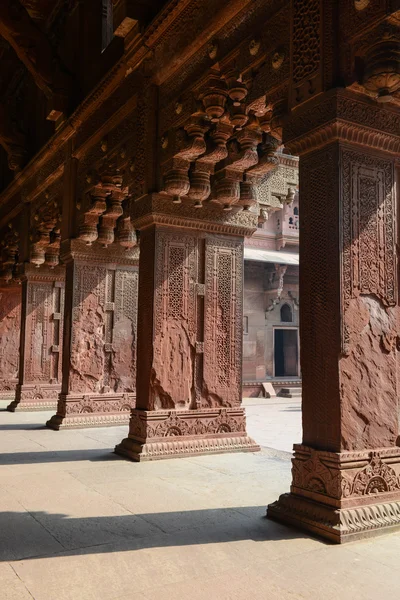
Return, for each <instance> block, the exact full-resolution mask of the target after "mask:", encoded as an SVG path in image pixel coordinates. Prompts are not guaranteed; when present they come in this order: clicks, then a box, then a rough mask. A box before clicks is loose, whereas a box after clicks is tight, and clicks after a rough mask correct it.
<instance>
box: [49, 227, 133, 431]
mask: <svg viewBox="0 0 400 600" xmlns="http://www.w3.org/2000/svg"><path fill="white" fill-rule="evenodd" d="M61 255H62V259H63V261H64V263H65V264H66V296H65V298H66V300H65V337H64V352H65V353H66V354H64V362H63V379H62V390H61V394H60V397H59V401H58V406H57V413H56V414H55V415H54V416H53V417H52V418H51V419H50V420H49V421H48V422H47V426H48V427H50V428H51V429H56V430H58V429H64V428H79V427H91V426H93V427H100V426H106V425H121V424H127V423H128V421H129V415H130V411H131V408H133V407H134V406H135V396H136V393H135V377H136V320H137V286H138V269H137V263H138V248H133V249H128V250H125V249H124V248H122V247H120V246H117V245H116V244H112V245H111V246H110V247H108V248H102V247H101V246H100V244H99V243H97V242H96V243H95V244H93V246H87V245H86V244H85V243H84V241H82V240H76V239H73V240H66V241H65V242H63V243H62V246H61Z"/></svg>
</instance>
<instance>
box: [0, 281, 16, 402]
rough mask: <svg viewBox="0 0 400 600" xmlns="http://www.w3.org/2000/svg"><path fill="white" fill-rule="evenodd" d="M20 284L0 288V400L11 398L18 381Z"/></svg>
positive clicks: (13, 395)
mask: <svg viewBox="0 0 400 600" xmlns="http://www.w3.org/2000/svg"><path fill="white" fill-rule="evenodd" d="M20 328H21V286H20V285H17V286H11V285H10V286H5V287H4V288H3V289H0V400H13V399H14V397H15V390H16V387H17V383H18V368H19V342H20Z"/></svg>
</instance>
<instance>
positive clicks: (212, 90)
mask: <svg viewBox="0 0 400 600" xmlns="http://www.w3.org/2000/svg"><path fill="white" fill-rule="evenodd" d="M227 99H228V89H227V85H226V83H225V81H222V79H221V77H220V76H219V74H217V73H213V72H212V73H211V74H210V76H209V78H208V81H207V83H206V85H205V86H204V88H203V91H202V94H201V100H202V102H203V105H204V110H205V111H206V114H207V116H208V118H209V119H211V121H212V122H217V121H218V120H219V119H220V118H221V117H222V115H223V114H224V112H225V106H226V101H227Z"/></svg>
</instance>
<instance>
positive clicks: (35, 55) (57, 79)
mask: <svg viewBox="0 0 400 600" xmlns="http://www.w3.org/2000/svg"><path fill="white" fill-rule="evenodd" d="M0 34H1V35H2V36H3V37H4V38H5V39H6V40H7V42H8V43H9V44H10V46H12V48H13V49H14V50H15V53H16V54H17V56H18V58H19V59H20V60H21V61H22V62H23V64H24V65H25V67H26V68H27V69H28V71H29V72H30V73H31V74H32V76H33V78H34V80H35V82H36V84H37V86H38V87H39V88H40V89H41V90H43V92H44V93H45V94H46V96H47V97H53V100H54V110H55V112H56V113H58V115H57V114H53V115H52V114H50V115H49V118H51V119H52V120H55V119H56V118H58V116H60V114H61V113H62V112H63V111H64V110H65V108H66V99H67V98H68V90H69V84H70V78H69V76H68V75H67V74H66V73H65V72H63V70H62V68H61V65H60V62H59V60H58V59H57V58H56V57H55V55H54V52H53V49H52V47H51V45H50V43H49V40H48V39H47V37H46V35H45V34H44V33H43V31H41V30H40V29H39V27H37V25H36V24H35V22H34V21H33V20H32V19H31V17H30V16H29V13H28V11H27V10H26V9H25V8H24V7H23V6H22V5H21V3H20V2H19V0H1V2H0Z"/></svg>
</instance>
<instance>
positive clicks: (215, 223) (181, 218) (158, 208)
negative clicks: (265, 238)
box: [132, 193, 258, 237]
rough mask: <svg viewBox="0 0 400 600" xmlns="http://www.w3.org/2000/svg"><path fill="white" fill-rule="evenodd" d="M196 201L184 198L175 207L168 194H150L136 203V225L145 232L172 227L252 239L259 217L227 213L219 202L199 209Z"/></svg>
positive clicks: (236, 211)
mask: <svg viewBox="0 0 400 600" xmlns="http://www.w3.org/2000/svg"><path fill="white" fill-rule="evenodd" d="M194 205H195V200H190V199H188V198H184V197H183V198H182V202H181V203H180V204H174V202H173V199H172V197H171V196H169V195H168V194H163V193H160V194H150V195H148V196H145V197H143V198H142V199H140V200H138V201H137V202H135V203H134V206H133V211H134V213H133V217H132V221H133V224H134V226H135V227H136V228H137V229H139V230H141V229H145V228H146V227H150V226H151V225H169V226H172V227H179V228H185V229H191V230H196V231H206V232H209V233H217V234H226V235H236V236H243V237H249V236H251V235H252V234H253V233H254V232H255V231H256V230H257V225H258V213H256V212H253V211H251V210H243V208H242V207H241V206H235V205H233V206H232V210H231V211H228V212H226V211H224V210H223V209H222V206H221V205H220V204H218V203H216V202H213V201H212V200H211V201H208V202H205V203H204V204H203V206H202V207H201V208H195V207H194Z"/></svg>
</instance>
